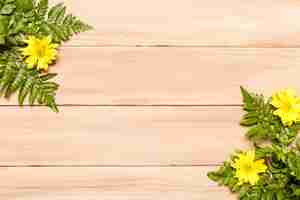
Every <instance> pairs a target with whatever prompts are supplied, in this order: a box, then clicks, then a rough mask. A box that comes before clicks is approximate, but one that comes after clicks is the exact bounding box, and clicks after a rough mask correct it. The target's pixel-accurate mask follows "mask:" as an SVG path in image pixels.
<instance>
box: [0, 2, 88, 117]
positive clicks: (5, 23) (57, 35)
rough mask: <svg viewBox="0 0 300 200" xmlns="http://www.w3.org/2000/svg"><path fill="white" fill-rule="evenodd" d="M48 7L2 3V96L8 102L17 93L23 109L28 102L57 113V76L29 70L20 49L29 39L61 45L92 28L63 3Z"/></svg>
mask: <svg viewBox="0 0 300 200" xmlns="http://www.w3.org/2000/svg"><path fill="white" fill-rule="evenodd" d="M48 4H49V2H48V0H0V92H1V95H3V96H4V97H6V98H9V97H10V96H11V95H12V94H14V93H17V94H18V101H19V104H20V105H23V104H24V101H25V99H28V101H29V104H30V105H34V104H38V105H45V106H48V107H50V108H51V109H52V110H53V111H55V112H57V111H58V109H57V106H56V102H55V95H56V91H57V89H58V88H59V85H58V84H57V83H55V82H53V81H52V80H53V78H54V77H55V76H56V74H53V73H49V74H48V73H41V71H38V70H36V69H28V67H27V66H26V64H24V58H23V57H22V55H21V53H20V49H21V48H23V47H24V46H25V43H24V40H25V38H26V37H28V36H36V37H42V36H51V38H52V40H53V42H55V43H57V44H61V43H62V42H64V41H67V40H69V39H70V38H71V36H73V35H74V34H77V33H79V32H83V31H87V30H90V29H91V28H92V27H91V26H89V25H87V24H85V23H84V22H82V21H81V20H80V19H79V18H77V17H75V16H73V15H72V14H68V13H67V12H66V7H65V6H64V5H63V4H62V3H60V4H57V5H55V6H53V7H49V6H48Z"/></svg>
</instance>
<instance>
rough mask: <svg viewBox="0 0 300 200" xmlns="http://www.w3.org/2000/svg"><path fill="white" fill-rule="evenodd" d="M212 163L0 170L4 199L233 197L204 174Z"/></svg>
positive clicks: (221, 199)
mask: <svg viewBox="0 0 300 200" xmlns="http://www.w3.org/2000/svg"><path fill="white" fill-rule="evenodd" d="M212 169H213V168H212V167H180V168H148V167H143V168H135V167H133V168H130V167H120V168H118V167H116V168H105V167H104V168H102V167H101V168H69V167H66V168H1V169H0V176H1V180H2V181H1V183H0V195H1V197H2V198H3V199H6V200H15V199H22V200H40V199H43V200H53V199H55V200H79V199H90V200H92V199H93V200H94V199H95V200H96V199H110V200H125V199H126V200H127V199H131V200H141V199H143V200H153V199H156V200H182V199H184V200H199V199H200V200H211V199H219V200H225V199H226V200H231V199H232V200H234V199H236V198H234V196H233V195H231V194H230V193H229V192H228V191H227V189H225V188H221V187H217V186H216V185H215V184H214V183H212V182H210V181H209V180H208V178H207V177H206V173H207V172H208V171H210V170H212Z"/></svg>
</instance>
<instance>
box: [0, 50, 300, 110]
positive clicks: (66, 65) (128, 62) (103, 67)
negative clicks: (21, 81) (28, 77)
mask: <svg viewBox="0 0 300 200" xmlns="http://www.w3.org/2000/svg"><path fill="white" fill-rule="evenodd" d="M51 71H56V72H58V73H59V80H58V81H59V82H60V83H61V85H62V86H61V89H60V90H59V91H58V97H57V101H58V103H59V104H85V105H102V104H105V105H119V104H123V105H124V104H125V105H200V104H201V105H203V104H205V105H221V104H222V105H223V104H241V102H242V100H241V96H240V92H239V86H240V85H244V86H246V87H248V88H250V89H252V90H254V89H255V90H254V91H257V92H263V93H264V94H266V95H270V94H272V92H273V91H274V90H275V89H280V88H285V87H294V88H296V89H298V91H299V92H300V84H299V74H300V49H294V48H287V49H269V48H267V49H264V48H254V49H241V48H227V49H224V48H134V47H121V48H120V47H104V48H63V49H62V51H61V53H60V59H59V61H58V63H57V65H55V66H53V67H52V68H51ZM15 99H16V98H12V99H11V101H9V102H8V101H5V100H3V99H2V98H1V100H0V104H2V105H7V104H14V105H16V104H17V102H16V101H15Z"/></svg>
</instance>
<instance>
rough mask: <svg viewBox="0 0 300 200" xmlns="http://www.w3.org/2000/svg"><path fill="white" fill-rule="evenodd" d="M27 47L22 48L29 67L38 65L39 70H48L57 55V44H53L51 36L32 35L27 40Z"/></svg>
mask: <svg viewBox="0 0 300 200" xmlns="http://www.w3.org/2000/svg"><path fill="white" fill-rule="evenodd" d="M25 43H27V47H25V48H23V49H22V54H23V55H24V56H25V57H26V59H25V62H26V63H27V64H28V68H30V69H31V68H34V67H36V68H37V69H38V70H40V69H42V70H46V71H47V70H48V66H49V64H51V63H52V62H53V61H54V60H55V59H56V55H57V50H56V48H57V47H58V45H57V44H53V43H52V41H51V38H50V37H43V38H41V39H39V38H36V37H34V36H30V37H29V38H28V40H25Z"/></svg>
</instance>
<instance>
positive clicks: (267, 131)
mask: <svg viewBox="0 0 300 200" xmlns="http://www.w3.org/2000/svg"><path fill="white" fill-rule="evenodd" d="M241 93H242V96H243V102H244V106H243V107H244V110H245V111H246V114H245V115H244V116H243V117H242V120H241V122H240V124H241V125H242V126H245V127H248V128H249V129H248V131H247V133H246V135H247V137H248V138H249V139H250V140H252V141H254V142H257V141H265V140H270V141H271V142H274V143H277V144H278V143H279V144H290V143H291V142H292V141H294V139H295V137H296V136H297V133H298V131H299V129H300V124H293V125H292V126H285V125H284V124H283V123H282V122H281V120H280V118H279V117H278V116H275V115H273V112H274V111H275V108H274V107H273V106H272V105H271V104H270V101H271V99H266V98H265V97H264V96H263V95H258V94H253V93H250V92H248V91H247V90H246V89H244V88H243V87H241Z"/></svg>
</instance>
